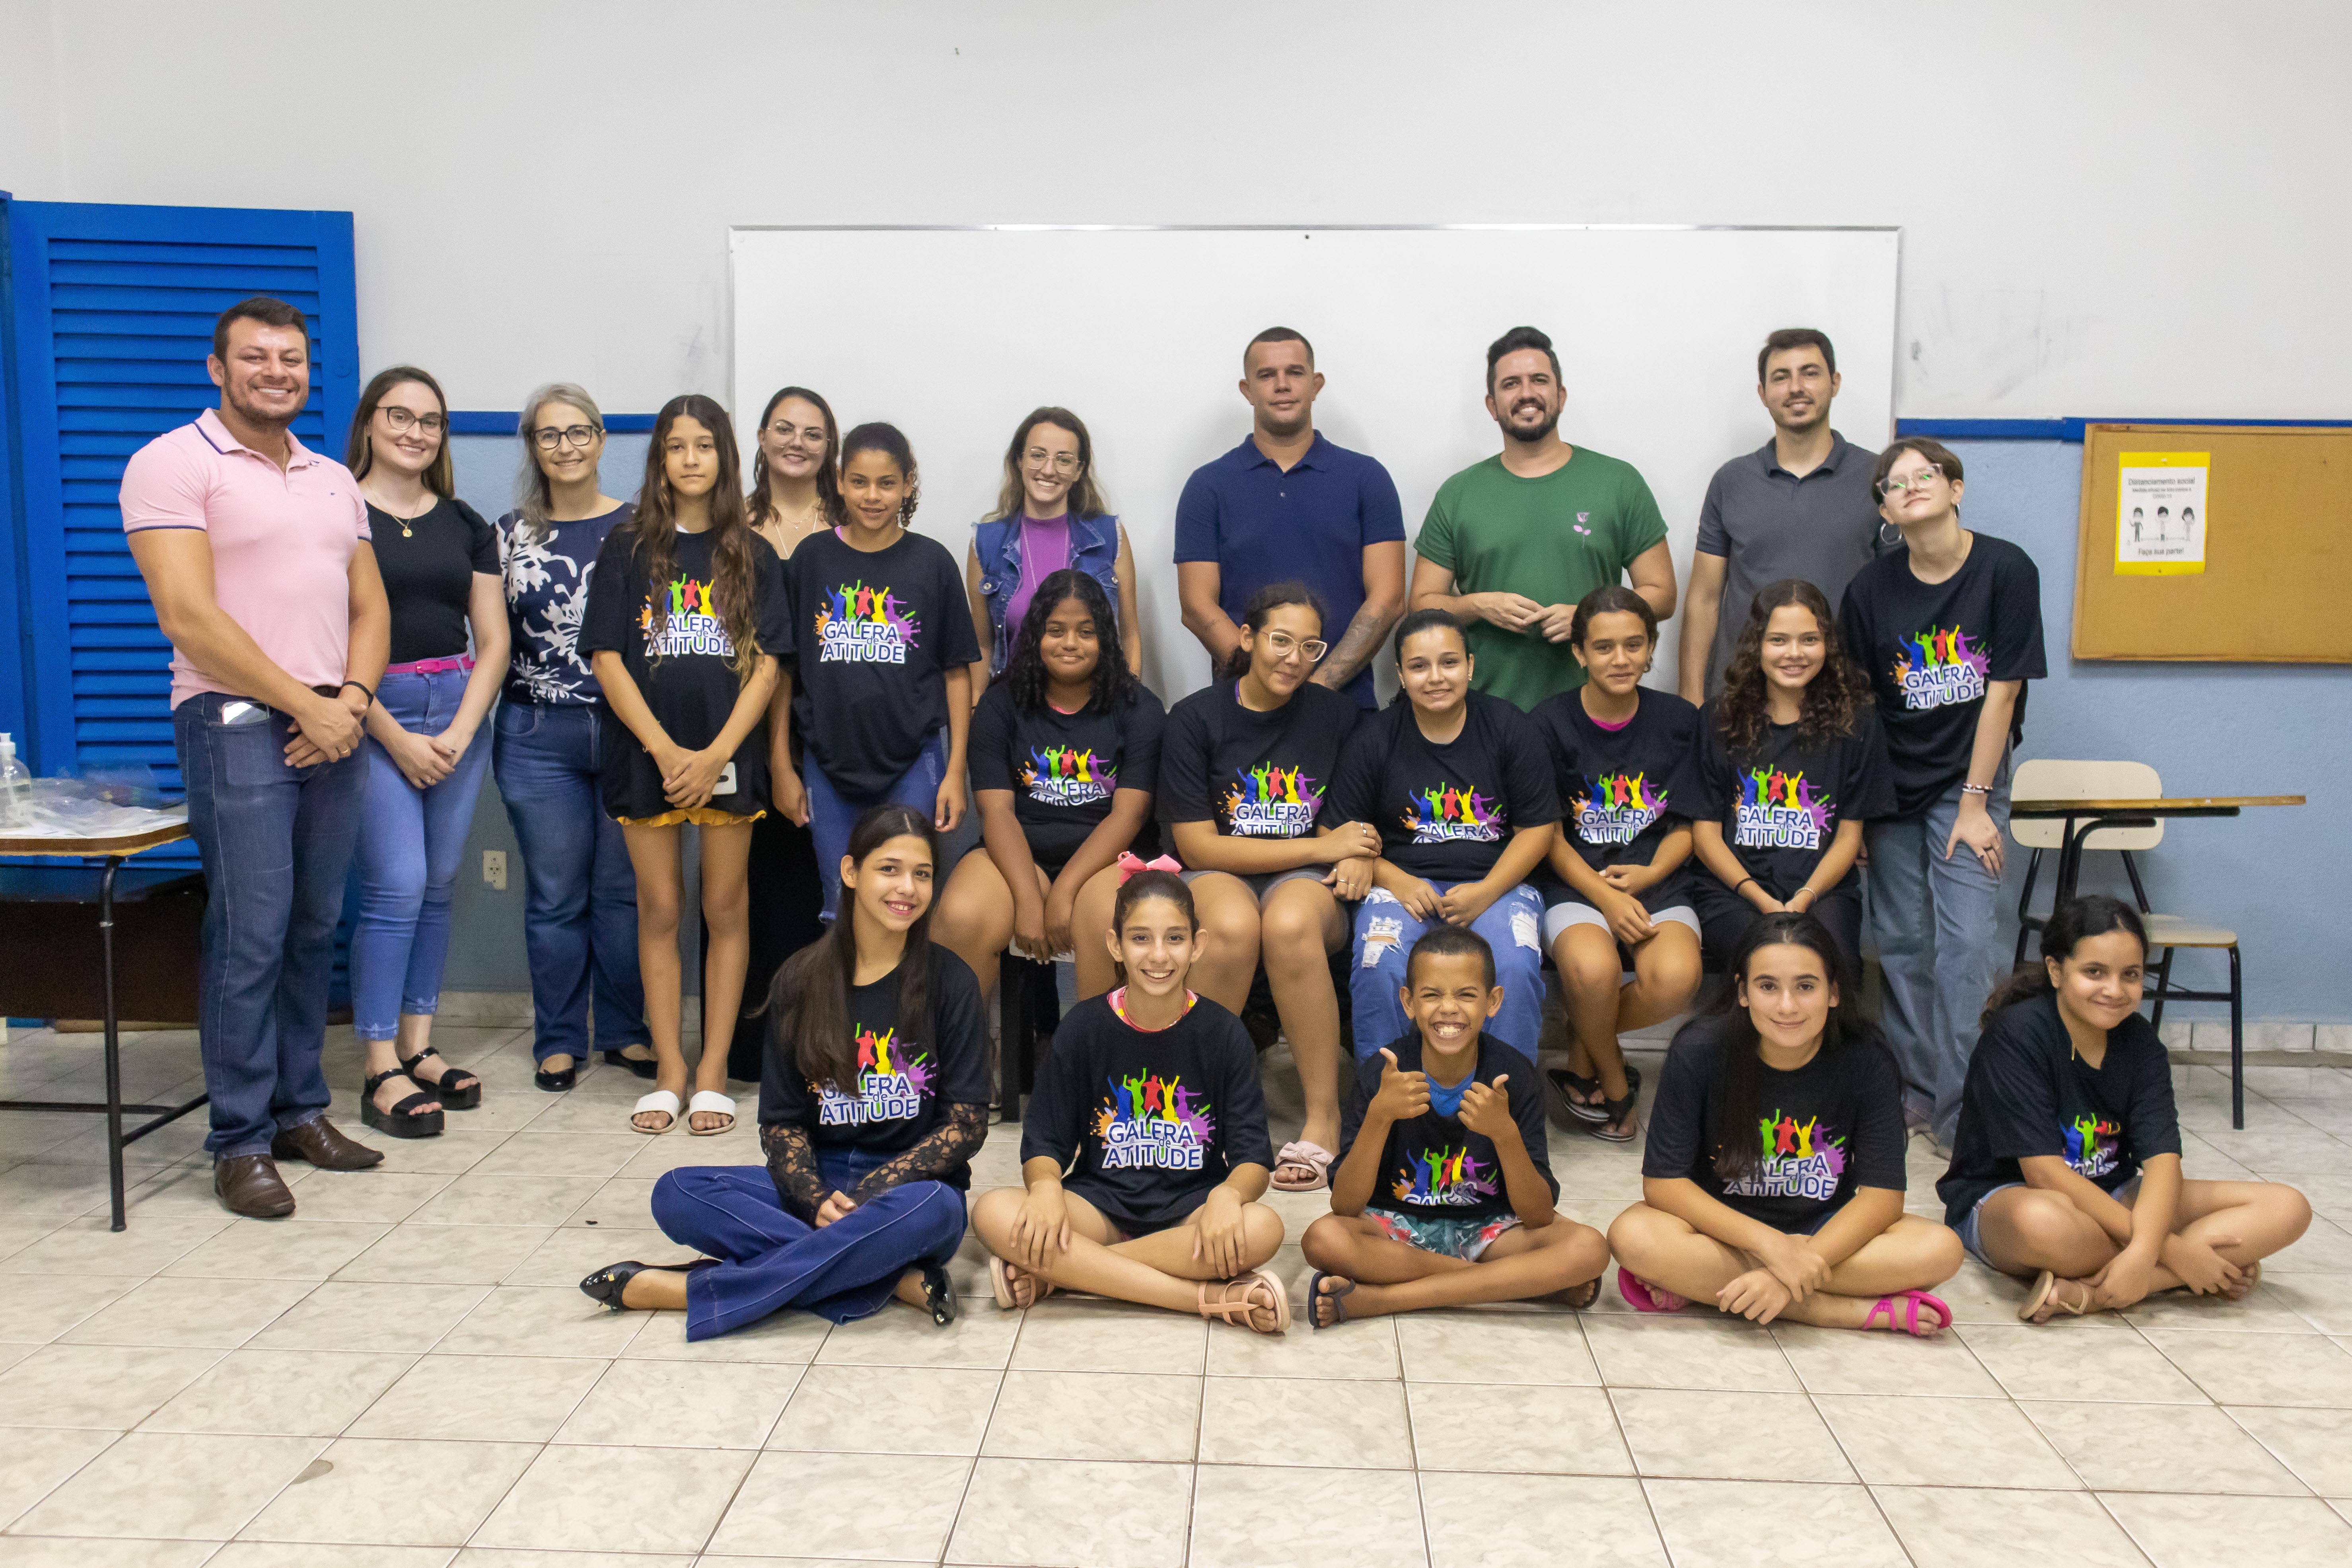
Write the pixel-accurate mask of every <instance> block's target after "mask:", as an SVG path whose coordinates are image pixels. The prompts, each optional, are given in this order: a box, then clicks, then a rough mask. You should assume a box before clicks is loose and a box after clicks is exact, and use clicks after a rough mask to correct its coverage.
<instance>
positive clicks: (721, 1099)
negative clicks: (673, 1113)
mask: <svg viewBox="0 0 2352 1568" xmlns="http://www.w3.org/2000/svg"><path fill="white" fill-rule="evenodd" d="M670 1103H671V1104H672V1105H675V1104H677V1096H676V1095H672V1096H671V1097H670ZM698 1110H704V1111H711V1112H714V1113H716V1114H718V1115H720V1116H723V1117H725V1118H727V1124H726V1125H725V1126H723V1127H697V1126H696V1125H695V1124H694V1123H693V1122H692V1121H688V1123H687V1124H686V1131H687V1132H688V1135H689V1136H692V1137H696V1138H716V1137H718V1136H719V1134H720V1133H721V1132H732V1131H735V1102H734V1101H733V1100H730V1099H728V1098H727V1097H726V1096H725V1095H723V1094H721V1093H719V1091H718V1090H717V1089H696V1090H695V1091H694V1098H693V1099H692V1100H688V1101H687V1102H686V1113H687V1115H688V1116H692V1115H693V1114H694V1113H695V1112H696V1111H698Z"/></svg>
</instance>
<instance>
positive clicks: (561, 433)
mask: <svg viewBox="0 0 2352 1568" xmlns="http://www.w3.org/2000/svg"><path fill="white" fill-rule="evenodd" d="M601 434H603V432H601V431H599V430H598V429H597V428H596V426H593V425H568V426H564V427H563V428H562V429H561V430H558V429H557V428H556V427H555V426H552V425H542V426H540V427H539V428H538V429H537V430H535V431H533V432H532V433H531V439H532V440H534V441H536V442H538V443H539V449H540V450H541V451H542V452H552V451H554V450H555V448H556V447H557V445H558V444H559V443H562V442H566V441H568V442H570V443H571V444H572V446H575V447H585V446H587V445H588V444H589V443H590V442H591V441H593V440H594V439H595V438H596V437H598V436H599V435H601Z"/></svg>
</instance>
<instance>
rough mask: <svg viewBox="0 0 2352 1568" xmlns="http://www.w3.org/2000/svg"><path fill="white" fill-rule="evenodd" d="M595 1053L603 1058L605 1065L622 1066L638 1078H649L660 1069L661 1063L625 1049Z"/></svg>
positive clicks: (611, 1066) (609, 1066) (610, 1066)
mask: <svg viewBox="0 0 2352 1568" xmlns="http://www.w3.org/2000/svg"><path fill="white" fill-rule="evenodd" d="M596 1054H597V1055H598V1056H600V1057H603V1058H604V1065H605V1066H606V1067H608V1068H625V1069H626V1070H628V1071H630V1072H633V1073H635V1074H636V1075H637V1076H638V1077H639V1078H651V1077H653V1076H654V1075H655V1074H656V1073H658V1072H659V1071H661V1063H660V1062H659V1061H658V1060H656V1058H652V1057H633V1056H630V1055H628V1054H627V1053H626V1052H625V1051H604V1050H600V1051H598V1052H597V1053H596Z"/></svg>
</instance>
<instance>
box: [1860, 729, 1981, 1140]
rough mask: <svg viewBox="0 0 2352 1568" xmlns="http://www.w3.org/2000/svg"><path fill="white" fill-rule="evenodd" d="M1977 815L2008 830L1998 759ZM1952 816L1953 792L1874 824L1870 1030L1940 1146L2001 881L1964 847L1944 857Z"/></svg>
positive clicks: (1949, 1124) (1955, 1095)
mask: <svg viewBox="0 0 2352 1568" xmlns="http://www.w3.org/2000/svg"><path fill="white" fill-rule="evenodd" d="M1986 809H1987V811H1989V812H1990V814H1991V816H1992V824H1993V826H1995V827H1996V828H1998V829H2000V832H2001V834H2002V835H2003V836H2004V837H2006V836H2007V835H2008V832H2009V761H2008V759H2007V758H2005V757H2004V758H2003V759H2002V760H2001V765H2000V773H1999V774H1998V775H1997V776H1996V778H1995V780H1994V783H1993V788H1992V794H1991V795H1989V796H1988V797H1986ZM1959 811H1960V786H1959V785H1958V784H1954V785H1953V786H1952V787H1951V788H1950V789H1948V790H1946V791H1945V792H1944V793H1943V794H1942V795H1938V796H1937V798H1936V801H1935V804H1933V805H1930V806H1928V808H1927V815H1926V816H1917V817H1912V818H1909V819H1907V820H1904V821H1895V822H1874V823H1872V824H1871V825H1870V826H1868V827H1867V828H1866V829H1864V837H1866V839H1867V841H1868V843H1869V846H1870V872H1869V876H1870V905H1869V908H1870V933H1871V936H1872V938H1873V939H1874V941H1875V942H1877V945H1878V966H1879V968H1880V969H1881V970H1882V971H1883V972H1884V973H1885V976H1886V1005H1885V1009H1884V1010H1883V1012H1882V1014H1881V1016H1880V1017H1879V1020H1878V1021H1879V1026H1880V1027H1882V1028H1883V1029H1885V1031H1886V1042H1887V1044H1888V1045H1890V1046H1892V1047H1895V1065H1896V1066H1897V1067H1899V1068H1901V1069H1902V1072H1903V1104H1904V1108H1905V1109H1906V1110H1907V1111H1909V1112H1910V1113H1911V1114H1912V1115H1913V1116H1914V1117H1924V1118H1926V1119H1927V1124H1928V1127H1929V1129H1930V1130H1931V1131H1933V1132H1934V1133H1935V1135H1936V1139H1937V1142H1940V1143H1942V1144H1943V1145H1944V1147H1946V1148H1947V1149H1948V1148H1950V1147H1951V1146H1952V1134H1953V1132H1954V1131H1955V1130H1957V1129H1958V1126H1959V1122H1960V1086H1961V1084H1962V1083H1963V1081H1965V1080H1966V1079H1967V1078H1968V1073H1969V1057H1970V1056H1972V1055H1973V1054H1975V1051H1976V1048H1977V1017H1978V1016H1979V1014H1981V1013H1982V1012H1983V1011H1984V1005H1985V1002H1986V1000H1987V999H1988V998H1989V997H1990V996H1991V994H1992V988H1993V986H1994V985H1995V984H1998V983H1999V982H2000V976H2001V973H2002V972H2003V964H2004V962H2005V961H2006V959H2007V957H2008V955H2007V953H2006V952H2003V950H2002V947H2001V942H2000V929H1999V928H2000V878H1999V877H1996V876H1994V875H1993V874H1992V873H1991V872H1990V871H1989V870H1987V869H1985V866H1984V862H1983V861H1982V860H1980V859H1979V858H1977V856H1976V855H1975V854H1973V853H1971V852H1970V851H1969V849H1968V848H1966V847H1961V848H1958V849H1957V850H1955V851H1954V853H1953V855H1952V858H1950V859H1948V860H1947V859H1946V858H1944V844H1945V841H1946V840H1947V839H1948V838H1950V837H1951V836H1952V824H1953V823H1954V822H1955V821H1956V820H1958V816H1959Z"/></svg>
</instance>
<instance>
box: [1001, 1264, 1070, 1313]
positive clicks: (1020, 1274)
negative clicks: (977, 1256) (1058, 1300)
mask: <svg viewBox="0 0 2352 1568" xmlns="http://www.w3.org/2000/svg"><path fill="white" fill-rule="evenodd" d="M1024 1279H1026V1280H1028V1281H1029V1282H1030V1284H1032V1285H1034V1286H1035V1287H1036V1293H1035V1294H1034V1295H1033V1296H1031V1297H1030V1298H1029V1304H1030V1305H1031V1306H1033V1307H1034V1306H1035V1305H1036V1304H1037V1303H1038V1302H1040V1301H1042V1300H1045V1298H1046V1297H1048V1296H1050V1295H1052V1294H1053V1293H1054V1282H1053V1281H1052V1280H1051V1279H1046V1278H1045V1276H1044V1275H1043V1274H1039V1273H1036V1272H1034V1271H1033V1270H1031V1269H1027V1268H1020V1267H1019V1266H1017V1265H1015V1264H1011V1263H1007V1262H1005V1261H1004V1259H1003V1258H999V1257H997V1256H996V1255H995V1254H993V1253H991V1254H990V1255H989V1259H988V1289H989V1291H990V1293H991V1294H992V1295H994V1296H995V1298H996V1304H997V1305H998V1306H999V1307H1001V1308H1003V1310H1005V1311H1008V1312H1017V1311H1019V1310H1021V1303H1020V1301H1019V1300H1017V1299H1016V1298H1015V1297H1014V1296H1013V1287H1014V1286H1015V1285H1017V1284H1019V1283H1020V1282H1021V1281H1022V1280H1024Z"/></svg>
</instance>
